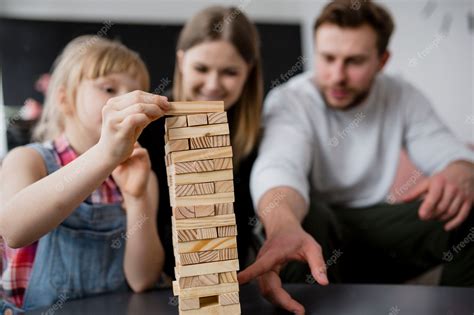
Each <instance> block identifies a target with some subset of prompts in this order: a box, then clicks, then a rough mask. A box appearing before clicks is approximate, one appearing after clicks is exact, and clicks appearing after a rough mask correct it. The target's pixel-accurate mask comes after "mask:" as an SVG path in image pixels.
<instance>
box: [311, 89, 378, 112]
mask: <svg viewBox="0 0 474 315" xmlns="http://www.w3.org/2000/svg"><path fill="white" fill-rule="evenodd" d="M317 88H318V90H319V94H320V95H321V97H322V98H323V101H324V103H325V104H326V107H329V108H332V109H336V110H341V111H345V110H349V109H351V108H354V107H356V106H358V105H359V104H361V103H362V102H363V101H364V100H365V99H366V98H367V96H368V95H369V92H370V89H367V90H363V91H354V90H350V91H351V92H352V93H354V95H355V97H353V99H352V101H351V102H350V103H349V104H348V105H345V106H344V107H341V106H336V105H334V104H331V103H330V102H329V100H328V99H327V97H326V94H325V93H324V89H323V88H322V87H321V86H320V85H319V84H317Z"/></svg>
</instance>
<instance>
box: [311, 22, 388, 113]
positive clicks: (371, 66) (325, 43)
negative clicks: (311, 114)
mask: <svg viewBox="0 0 474 315" xmlns="http://www.w3.org/2000/svg"><path fill="white" fill-rule="evenodd" d="M315 45H316V49H315V67H316V71H315V75H316V77H315V81H316V85H317V87H318V89H319V90H320V92H321V95H322V96H323V98H324V100H325V102H326V104H327V105H328V106H330V107H332V108H335V109H341V110H344V109H349V108H351V107H354V106H356V105H358V104H359V103H361V102H362V101H363V100H364V99H365V98H366V97H367V95H368V94H369V91H370V87H371V86H372V83H373V81H374V79H375V76H376V74H377V73H378V72H379V71H380V70H381V69H382V68H383V66H384V64H385V62H386V61H387V59H388V52H387V53H384V54H382V55H380V54H379V53H378V50H377V34H376V33H375V31H374V30H373V29H372V28H371V27H370V26H369V25H362V26H360V27H357V28H341V27H339V26H337V25H334V24H329V23H328V24H323V25H321V26H320V27H319V28H318V29H317V31H316V34H315Z"/></svg>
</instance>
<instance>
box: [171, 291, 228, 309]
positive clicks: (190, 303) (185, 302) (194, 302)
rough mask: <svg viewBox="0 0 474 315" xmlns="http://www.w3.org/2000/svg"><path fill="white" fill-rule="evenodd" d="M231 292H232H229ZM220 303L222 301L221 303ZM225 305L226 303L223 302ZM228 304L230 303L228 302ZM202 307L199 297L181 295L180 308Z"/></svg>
mask: <svg viewBox="0 0 474 315" xmlns="http://www.w3.org/2000/svg"><path fill="white" fill-rule="evenodd" d="M229 294H230V293H229ZM219 304H220V303H219ZM221 305H224V304H221ZM226 305H228V304H226ZM199 308H200V303H199V298H198V297H197V298H190V299H183V298H182V297H179V309H180V310H182V311H186V310H195V309H199Z"/></svg>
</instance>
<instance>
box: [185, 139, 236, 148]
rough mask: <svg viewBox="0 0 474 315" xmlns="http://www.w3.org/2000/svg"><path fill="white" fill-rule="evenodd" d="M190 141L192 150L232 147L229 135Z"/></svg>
mask: <svg viewBox="0 0 474 315" xmlns="http://www.w3.org/2000/svg"><path fill="white" fill-rule="evenodd" d="M189 140H190V141H189V142H190V144H191V145H190V147H191V149H192V150H194V149H205V148H217V147H225V146H230V136H229V135H221V136H211V137H198V138H190V139H189Z"/></svg>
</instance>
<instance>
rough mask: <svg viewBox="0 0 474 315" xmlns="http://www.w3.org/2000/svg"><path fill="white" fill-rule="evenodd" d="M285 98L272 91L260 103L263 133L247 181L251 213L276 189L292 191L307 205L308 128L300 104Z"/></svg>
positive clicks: (308, 125)
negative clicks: (248, 181)
mask: <svg viewBox="0 0 474 315" xmlns="http://www.w3.org/2000/svg"><path fill="white" fill-rule="evenodd" d="M285 94H286V93H285V91H284V90H283V89H282V87H280V88H276V89H274V90H272V91H271V92H270V93H269V95H268V96H267V98H266V100H265V103H264V114H263V125H264V128H265V129H264V134H263V138H262V141H261V144H260V148H259V154H258V158H257V160H256V161H255V164H254V166H253V169H252V173H251V178H250V189H251V194H252V200H253V203H254V207H255V209H257V205H258V202H259V200H260V198H261V197H262V196H263V195H264V194H265V192H267V191H268V190H270V189H272V188H275V187H280V186H287V187H291V188H293V189H295V190H296V191H298V192H299V193H300V194H301V195H302V196H303V197H304V199H305V200H306V202H308V203H309V189H310V188H309V182H308V175H309V172H310V168H311V162H312V161H311V157H312V156H313V155H312V150H313V145H312V142H311V139H312V138H313V137H312V128H311V124H310V122H309V120H308V115H306V114H305V109H304V107H303V106H304V104H301V103H298V102H295V101H294V100H292V99H291V98H289V97H288V96H287V95H285Z"/></svg>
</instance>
